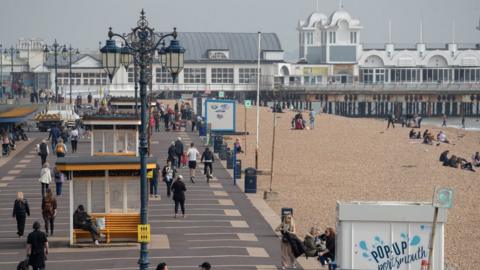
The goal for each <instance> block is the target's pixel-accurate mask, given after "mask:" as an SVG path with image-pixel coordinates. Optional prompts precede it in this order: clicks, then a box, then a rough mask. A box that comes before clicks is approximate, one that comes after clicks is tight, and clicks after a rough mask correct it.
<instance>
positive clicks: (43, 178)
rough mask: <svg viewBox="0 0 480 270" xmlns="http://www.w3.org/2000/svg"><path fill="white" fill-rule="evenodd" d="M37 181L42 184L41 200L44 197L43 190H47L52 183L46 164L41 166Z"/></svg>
mask: <svg viewBox="0 0 480 270" xmlns="http://www.w3.org/2000/svg"><path fill="white" fill-rule="evenodd" d="M38 181H39V182H40V183H41V184H42V198H43V197H45V190H46V189H48V186H49V185H50V184H51V183H52V173H51V171H50V168H49V164H48V162H45V164H43V165H42V170H41V171H40V178H39V179H38Z"/></svg>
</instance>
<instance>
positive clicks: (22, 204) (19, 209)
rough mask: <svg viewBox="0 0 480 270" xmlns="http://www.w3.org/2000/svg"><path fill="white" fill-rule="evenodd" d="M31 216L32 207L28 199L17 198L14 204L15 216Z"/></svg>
mask: <svg viewBox="0 0 480 270" xmlns="http://www.w3.org/2000/svg"><path fill="white" fill-rule="evenodd" d="M26 215H28V216H30V208H29V207H28V202H27V200H25V199H23V201H21V200H18V199H17V200H15V203H14V204H13V214H12V216H13V217H16V216H19V217H24V216H26Z"/></svg>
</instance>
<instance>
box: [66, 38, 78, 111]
mask: <svg viewBox="0 0 480 270" xmlns="http://www.w3.org/2000/svg"><path fill="white" fill-rule="evenodd" d="M74 54H75V55H78V54H80V52H79V51H78V49H74V48H72V45H70V46H68V48H67V46H64V47H63V50H62V55H63V57H64V58H66V57H67V56H68V60H69V62H68V63H69V68H70V69H69V73H68V82H69V87H70V104H72V55H74Z"/></svg>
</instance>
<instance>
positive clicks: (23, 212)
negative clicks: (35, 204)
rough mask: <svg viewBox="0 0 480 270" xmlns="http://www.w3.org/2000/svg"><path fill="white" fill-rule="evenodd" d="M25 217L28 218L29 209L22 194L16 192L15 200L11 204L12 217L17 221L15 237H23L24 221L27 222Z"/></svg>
mask: <svg viewBox="0 0 480 270" xmlns="http://www.w3.org/2000/svg"><path fill="white" fill-rule="evenodd" d="M27 215H28V216H30V207H28V202H27V200H26V199H25V198H24V197H23V192H21V191H19V192H17V199H16V200H15V202H14V203H13V214H12V217H14V218H16V219H17V235H18V236H19V237H22V236H23V232H24V231H25V221H26V220H27Z"/></svg>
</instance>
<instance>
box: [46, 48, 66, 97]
mask: <svg viewBox="0 0 480 270" xmlns="http://www.w3.org/2000/svg"><path fill="white" fill-rule="evenodd" d="M62 48H63V49H62ZM60 49H62V51H63V50H65V46H62V45H60V44H58V42H57V40H56V39H55V41H54V42H53V44H52V45H51V46H48V45H45V49H44V50H43V52H44V54H45V58H47V57H48V54H49V53H50V51H52V53H53V57H54V60H55V61H54V68H55V102H56V103H58V102H59V98H58V53H59V52H60Z"/></svg>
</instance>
